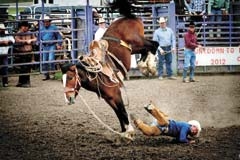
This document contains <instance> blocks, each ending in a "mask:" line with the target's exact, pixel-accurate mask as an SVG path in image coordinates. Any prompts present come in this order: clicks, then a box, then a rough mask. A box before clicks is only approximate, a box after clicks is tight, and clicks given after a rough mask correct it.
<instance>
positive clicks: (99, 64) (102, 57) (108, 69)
mask: <svg viewBox="0 0 240 160" xmlns="http://www.w3.org/2000/svg"><path fill="white" fill-rule="evenodd" d="M89 49H90V55H88V56H82V57H81V58H80V61H81V62H84V63H85V64H87V65H88V67H86V70H87V71H89V72H95V73H98V72H101V73H103V74H104V75H106V76H107V77H109V79H110V80H111V81H112V82H114V83H119V82H123V79H124V76H123V74H122V73H121V72H120V71H119V69H117V68H116V66H115V64H114V63H113V61H112V60H111V58H110V57H109V55H108V42H107V41H106V40H99V41H95V40H93V41H92V42H91V43H90V46H89Z"/></svg>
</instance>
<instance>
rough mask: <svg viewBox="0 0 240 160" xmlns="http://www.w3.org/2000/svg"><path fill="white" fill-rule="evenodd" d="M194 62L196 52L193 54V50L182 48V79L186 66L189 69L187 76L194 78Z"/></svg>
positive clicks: (185, 74)
mask: <svg viewBox="0 0 240 160" xmlns="http://www.w3.org/2000/svg"><path fill="white" fill-rule="evenodd" d="M195 62H196V54H195V52H194V50H191V49H185V50H184V65H183V79H185V78H187V71H188V68H189V70H190V73H189V78H190V79H194V69H195Z"/></svg>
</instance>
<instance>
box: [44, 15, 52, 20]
mask: <svg viewBox="0 0 240 160" xmlns="http://www.w3.org/2000/svg"><path fill="white" fill-rule="evenodd" d="M43 20H44V21H51V19H50V17H49V16H44V17H43Z"/></svg>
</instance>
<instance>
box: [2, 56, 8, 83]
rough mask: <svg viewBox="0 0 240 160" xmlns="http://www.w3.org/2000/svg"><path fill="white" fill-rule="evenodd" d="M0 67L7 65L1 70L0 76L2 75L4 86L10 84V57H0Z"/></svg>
mask: <svg viewBox="0 0 240 160" xmlns="http://www.w3.org/2000/svg"><path fill="white" fill-rule="evenodd" d="M0 65H5V66H4V67H1V68H0V75H2V76H3V77H2V85H3V86H4V85H5V84H8V77H7V75H8V55H7V54H6V55H0Z"/></svg>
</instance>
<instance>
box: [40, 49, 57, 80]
mask: <svg viewBox="0 0 240 160" xmlns="http://www.w3.org/2000/svg"><path fill="white" fill-rule="evenodd" d="M54 50H56V46H55V45H50V46H44V47H43V53H42V61H43V66H42V70H43V72H45V73H44V74H45V75H49V73H48V71H54V70H55V65H54V63H49V62H48V61H54V60H55V52H54Z"/></svg>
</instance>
